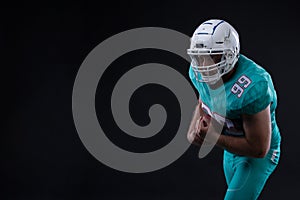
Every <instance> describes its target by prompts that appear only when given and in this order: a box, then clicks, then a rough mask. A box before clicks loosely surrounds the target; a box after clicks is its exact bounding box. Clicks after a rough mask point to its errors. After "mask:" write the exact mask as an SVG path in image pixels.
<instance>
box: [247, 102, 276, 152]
mask: <svg viewBox="0 0 300 200" xmlns="http://www.w3.org/2000/svg"><path fill="white" fill-rule="evenodd" d="M242 118H243V128H244V131H245V137H246V139H247V142H248V143H249V144H250V145H251V146H252V147H253V151H255V152H256V153H255V154H256V155H257V157H264V156H265V155H266V154H267V153H268V151H269V149H270V143H271V134H272V128H271V116H270V105H268V106H267V107H266V108H265V109H263V110H262V111H260V112H258V113H255V114H243V115H242Z"/></svg>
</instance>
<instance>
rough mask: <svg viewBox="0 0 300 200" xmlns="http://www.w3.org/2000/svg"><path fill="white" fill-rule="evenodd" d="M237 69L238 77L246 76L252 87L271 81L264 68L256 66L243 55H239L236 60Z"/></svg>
mask: <svg viewBox="0 0 300 200" xmlns="http://www.w3.org/2000/svg"><path fill="white" fill-rule="evenodd" d="M238 68H239V70H238V71H239V74H240V76H243V75H244V76H246V77H247V78H248V79H250V80H251V82H252V83H253V84H251V86H254V85H255V83H257V82H266V83H267V82H269V81H270V80H271V77H270V74H269V73H268V72H267V71H266V69H265V68H263V67H262V66H260V65H259V64H257V63H256V62H255V61H253V60H252V59H250V58H248V57H246V56H245V55H242V54H241V55H240V57H239V60H238Z"/></svg>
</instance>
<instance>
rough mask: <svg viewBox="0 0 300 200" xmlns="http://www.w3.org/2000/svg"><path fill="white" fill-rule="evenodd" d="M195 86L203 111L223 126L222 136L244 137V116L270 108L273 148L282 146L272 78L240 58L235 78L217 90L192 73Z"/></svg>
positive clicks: (259, 67) (244, 58)
mask: <svg viewBox="0 0 300 200" xmlns="http://www.w3.org/2000/svg"><path fill="white" fill-rule="evenodd" d="M189 76H190V79H191V80H192V83H193V84H194V86H195V87H196V89H197V91H198V92H199V98H200V99H201V101H202V108H203V110H204V111H205V113H206V114H207V115H209V116H210V117H212V118H214V119H215V120H217V121H218V122H220V123H222V124H224V128H223V130H222V134H225V135H232V136H243V135H244V131H243V126H242V118H241V115H242V114H255V113H258V112H260V111H262V110H263V109H265V108H266V107H267V106H268V105H269V104H270V112H271V113H270V114H271V123H272V138H271V148H272V149H276V148H279V146H280V140H281V137H280V132H279V128H278V126H277V123H276V117H275V109H276V106H277V95H276V91H275V89H274V85H273V82H272V79H271V76H270V74H269V73H268V72H267V71H266V70H265V69H263V68H262V67H261V66H259V65H257V64H256V63H255V62H253V61H252V60H250V59H249V58H247V57H245V56H244V55H240V57H239V60H238V62H237V66H236V71H235V73H234V74H233V76H232V77H231V78H230V80H228V81H227V82H225V83H224V85H223V86H221V87H219V88H217V89H211V88H210V87H209V86H208V85H207V84H206V83H204V82H199V81H197V79H198V80H199V79H201V75H200V74H198V77H197V79H196V74H195V73H194V72H193V70H192V68H191V67H190V69H189Z"/></svg>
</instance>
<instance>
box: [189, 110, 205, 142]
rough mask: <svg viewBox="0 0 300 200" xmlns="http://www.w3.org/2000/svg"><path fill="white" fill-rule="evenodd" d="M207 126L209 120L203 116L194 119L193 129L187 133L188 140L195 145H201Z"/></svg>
mask: <svg viewBox="0 0 300 200" xmlns="http://www.w3.org/2000/svg"><path fill="white" fill-rule="evenodd" d="M208 128H209V121H208V119H206V118H205V117H203V116H200V118H199V119H198V120H197V121H196V123H195V127H194V128H193V131H191V132H190V133H189V135H188V140H189V141H190V142H191V143H192V144H194V145H197V146H201V145H202V144H203V142H204V138H205V136H206V133H207V130H208Z"/></svg>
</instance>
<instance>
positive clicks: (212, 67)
mask: <svg viewBox="0 0 300 200" xmlns="http://www.w3.org/2000/svg"><path fill="white" fill-rule="evenodd" d="M239 45H240V44H239V38H238V34H237V32H236V31H235V30H234V28H233V27H232V26H231V25H230V24H228V23H227V22H225V21H222V20H208V21H206V22H204V23H202V24H201V25H200V26H199V27H198V28H197V29H196V31H195V33H194V34H193V37H192V38H191V46H190V48H189V49H188V50H187V53H188V55H189V56H190V57H191V60H192V62H191V66H192V69H193V71H194V73H195V75H196V79H197V80H198V81H200V82H206V83H208V84H214V83H216V82H217V81H218V80H219V79H220V78H221V77H222V76H223V75H224V74H226V73H228V72H229V71H231V69H232V68H233V67H234V65H235V63H236V62H237V60H238V57H239V49H240V46H239Z"/></svg>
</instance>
